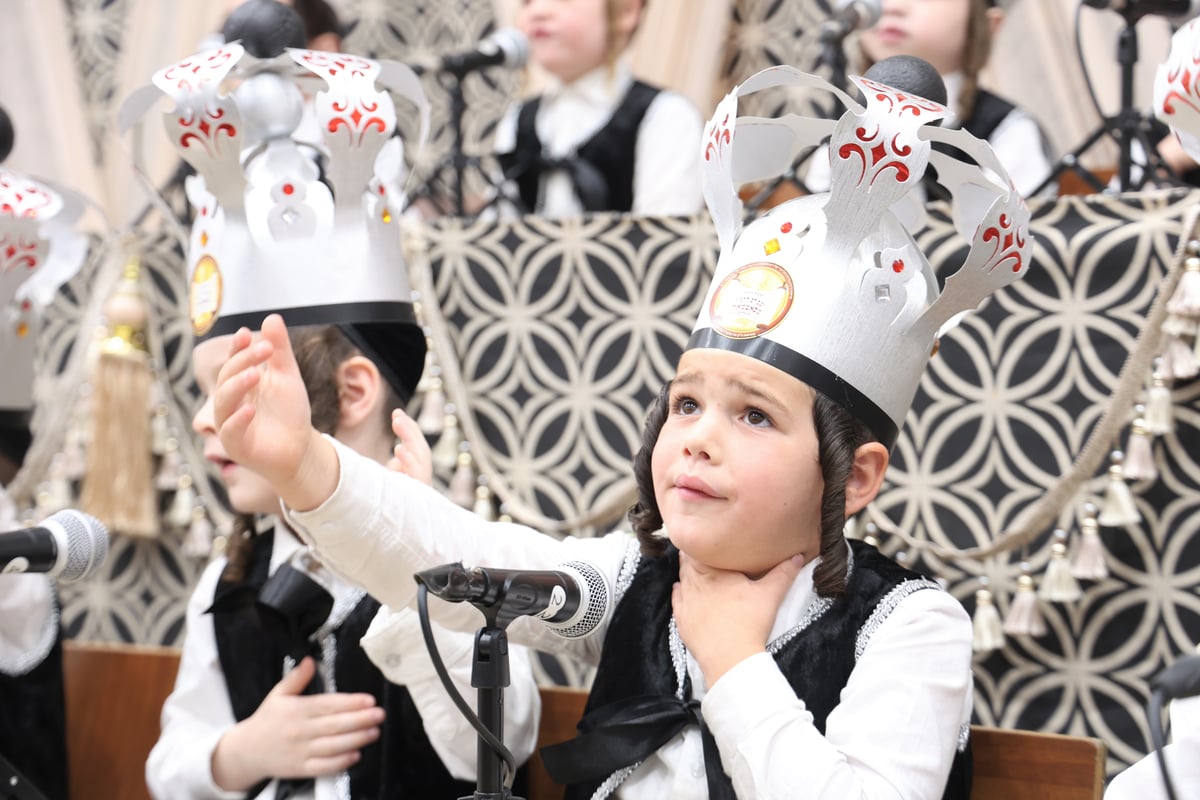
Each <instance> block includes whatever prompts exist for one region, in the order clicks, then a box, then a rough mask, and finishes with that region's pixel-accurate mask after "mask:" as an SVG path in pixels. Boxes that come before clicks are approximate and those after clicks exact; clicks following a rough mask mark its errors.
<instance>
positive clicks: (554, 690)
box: [528, 686, 1106, 800]
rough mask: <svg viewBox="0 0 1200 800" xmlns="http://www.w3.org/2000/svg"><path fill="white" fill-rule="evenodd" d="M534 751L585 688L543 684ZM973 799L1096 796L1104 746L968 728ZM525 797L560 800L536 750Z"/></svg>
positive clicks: (559, 732)
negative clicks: (969, 732) (539, 720)
mask: <svg viewBox="0 0 1200 800" xmlns="http://www.w3.org/2000/svg"><path fill="white" fill-rule="evenodd" d="M539 691H540V694H541V697H542V718H541V727H540V729H539V731H538V749H539V750H540V749H541V748H542V747H543V746H545V745H549V744H555V743H557V742H562V741H566V740H567V739H570V738H571V737H573V736H574V735H575V726H576V724H577V723H578V722H579V720H580V718H581V717H583V709H584V706H585V705H586V704H587V697H588V695H587V691H586V690H583V689H572V688H567V687H562V686H543V687H541V688H540V690H539ZM971 743H972V752H973V754H974V760H975V764H974V781H973V783H972V786H971V798H972V800H1022V799H1023V798H1029V800H1100V798H1101V795H1103V793H1104V762H1105V755H1106V751H1105V747H1104V743H1103V742H1101V741H1100V740H1099V739H1093V738H1088V737H1082V736H1062V735H1059V734H1055V733H1037V732H1034V731H1018V730H1006V729H1002V728H990V727H986V726H982V725H972V726H971ZM528 772H529V800H562V797H563V791H564V789H563V787H562V786H561V785H559V784H557V783H555V782H554V780H553V779H552V778H551V777H550V775H549V774H548V773H547V772H546V768H545V766H544V765H543V764H542V758H541V755H540V754H537V753H535V754H534V756H533V758H531V759H530V760H529V768H528Z"/></svg>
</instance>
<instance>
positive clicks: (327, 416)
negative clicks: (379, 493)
mask: <svg viewBox="0 0 1200 800" xmlns="http://www.w3.org/2000/svg"><path fill="white" fill-rule="evenodd" d="M288 338H289V339H290V340H291V343H292V351H293V352H294V353H295V354H296V364H297V366H298V367H299V368H300V377H301V378H302V379H303V380H304V387H305V389H307V390H308V403H309V406H310V407H311V409H312V425H313V427H314V428H316V429H317V430H319V431H320V432H321V433H327V434H329V435H330V436H332V435H333V434H334V433H335V432H336V431H337V426H338V420H339V419H340V418H341V397H340V392H339V389H338V380H337V373H338V368H339V367H340V366H341V365H342V363H343V362H345V361H346V359H348V358H352V357H354V356H358V355H362V352H361V351H360V350H359V349H358V348H357V347H355V346H354V345H353V344H352V343H351V342H350V340H349V339H348V338H346V335H345V334H344V333H342V331H341V330H340V329H339V328H338V327H337V326H336V325H306V326H297V327H295V328H291V329H289V330H288ZM381 385H382V386H383V387H384V398H383V400H384V401H383V404H382V410H381V412H380V417H379V423H380V426H381V429H382V430H383V431H384V432H385V433H386V434H388V435H390V434H391V430H392V409H393V408H397V407H399V406H402V405H403V403H402V402H401V401H400V397H399V395H397V394H396V390H395V389H394V388H392V385H391V384H390V383H388V382H387V381H386V380H385V381H382V383H381ZM253 533H254V517H253V515H249V514H242V515H238V517H237V518H235V520H234V525H233V530H232V531H231V532H230V535H229V538H228V540H227V542H226V546H225V558H226V566H225V570H224V572H222V574H221V578H222V580H231V581H239V580H242V579H243V578H244V576H245V572H246V567H247V566H248V561H249V557H250V539H251V537H252V536H253Z"/></svg>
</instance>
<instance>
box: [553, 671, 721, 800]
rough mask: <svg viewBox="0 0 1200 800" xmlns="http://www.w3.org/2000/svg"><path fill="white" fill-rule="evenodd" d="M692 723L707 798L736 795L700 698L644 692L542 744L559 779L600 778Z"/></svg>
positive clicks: (643, 756) (593, 714)
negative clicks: (566, 736) (569, 735)
mask: <svg viewBox="0 0 1200 800" xmlns="http://www.w3.org/2000/svg"><path fill="white" fill-rule="evenodd" d="M689 694H690V693H689ZM688 725H699V726H700V733H701V736H702V738H703V741H704V768H705V772H706V773H707V776H708V796H709V798H711V800H734V798H735V797H736V795H735V794H734V791H733V784H732V782H731V781H730V780H729V776H728V775H726V774H725V771H724V769H722V767H721V756H720V753H719V752H718V750H717V742H716V740H715V739H714V738H713V736H712V734H711V733H710V732H709V730H708V727H707V726H706V725H705V724H704V718H703V717H701V716H700V703H699V702H698V701H696V700H690V699H689V700H680V699H678V698H676V697H662V696H654V695H644V696H641V697H634V698H630V699H626V700H618V701H617V702H615V703H610V704H608V705H606V706H603V707H601V708H597V709H594V710H592V711H589V712H588V713H587V714H586V715H585V716H584V718H583V719H582V720H581V721H580V723H579V735H578V736H576V737H575V738H574V739H572V740H570V741H568V742H563V743H561V744H555V745H550V746H549V747H543V748H542V750H541V753H542V761H543V762H544V763H545V765H546V771H547V772H549V773H550V776H551V777H552V778H554V780H556V781H558V782H559V783H564V784H572V783H596V782H600V781H603V780H605V779H606V778H608V776H610V775H612V774H613V773H614V772H616V771H617V770H619V769H622V768H624V767H628V766H631V765H633V764H637V763H640V762H642V761H644V760H645V759H646V758H647V757H648V756H650V755H651V754H652V753H654V752H655V751H656V750H658V748H660V747H662V746H663V745H664V744H666V743H667V742H668V741H670V740H671V739H672V738H673V737H674V736H675V735H676V734H678V733H679V732H680V731H682V730H683V729H684V728H686V727H687V726H688Z"/></svg>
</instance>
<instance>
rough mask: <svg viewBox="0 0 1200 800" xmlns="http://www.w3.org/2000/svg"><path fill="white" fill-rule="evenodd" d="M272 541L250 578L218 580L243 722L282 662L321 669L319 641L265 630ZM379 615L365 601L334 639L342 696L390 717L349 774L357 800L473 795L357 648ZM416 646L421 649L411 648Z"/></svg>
mask: <svg viewBox="0 0 1200 800" xmlns="http://www.w3.org/2000/svg"><path fill="white" fill-rule="evenodd" d="M274 538H275V536H274V531H268V532H267V533H263V534H259V535H258V536H255V537H254V540H253V556H252V559H251V563H250V566H249V568H248V569H247V577H246V580H245V581H243V582H240V583H233V582H228V581H224V580H222V581H220V582H218V584H217V588H216V591H215V592H214V595H213V608H212V609H210V612H211V613H212V616H213V629H214V631H215V634H216V641H217V653H218V655H219V657H220V660H221V671H222V672H223V673H224V674H225V682H226V684H227V685H228V687H229V699H230V702H231V703H232V705H233V713H234V716H235V717H236V718H237V719H238V720H239V721H241V720H243V719H245V718H246V717H248V716H250V715H251V714H253V713H254V711H255V710H256V709H257V708H258V706H259V705H260V704H261V703H262V701H263V699H264V698H265V697H266V696H267V693H268V692H270V691H271V689H272V688H273V687H274V686H275V684H276V683H278V682H279V679H280V678H281V677H283V661H284V658H285V656H291V657H292V658H296V659H299V658H300V657H302V656H303V655H312V656H313V657H314V659H315V660H316V662H317V664H320V663H321V651H320V647H319V646H318V645H316V644H315V643H311V642H308V641H303V642H285V641H283V639H282V637H280V636H278V635H277V634H276V633H275V632H274V631H265V630H264V624H263V621H262V620H261V619H260V616H259V611H258V609H257V608H256V606H255V602H254V601H255V600H256V598H257V597H258V593H259V590H260V589H261V588H262V586H263V584H264V583H266V581H267V576H268V572H269V570H270V565H271V548H272V544H273V542H274ZM378 609H379V603H377V602H376V601H375V600H373V599H372V598H370V597H364V598H363V599H362V601H360V602H359V604H358V605H357V606H356V607H355V608H354V610H353V611H351V612H350V614H349V616H347V617H346V619H345V621H344V622H343V623H342V625H341V626H340V627H339V628H338V629H337V631H336V632H335V634H334V638H335V640H336V647H337V655H336V658H335V660H334V675H335V677H336V680H337V690H338V691H339V692H366V693H369V694H371V695H374V696H375V699H376V701H377V702H378V704H379V705H380V707H382V708H383V709H384V710H385V711H386V714H387V718H386V722H385V723H384V724H383V727H382V736H381V737H380V738H379V739H378V740H377V741H375V742H374V743H372V744H370V745H368V746H367V747H364V748H363V750H362V758H361V759H360V760H359V761H358V763H356V764H354V765H353V766H352V767H351V768H350V770H349V773H350V787H351V796H352V797H353V798H355V800H360V799H361V800H385V799H386V800H401V799H402V798H404V799H409V798H411V799H412V800H418V799H419V800H424V798H437V797H445V798H457V797H463V796H468V795H470V794H471V793H472V792H474V786H473V785H472V784H470V783H465V782H462V781H456V780H455V779H454V778H452V777H451V776H450V773H449V772H447V771H446V767H445V766H444V765H443V764H442V761H441V759H440V758H439V757H438V755H437V753H436V751H434V749H433V745H431V744H430V743H429V739H428V737H427V736H426V735H425V729H424V727H423V726H422V723H421V715H420V714H419V713H418V712H417V708H416V706H415V705H414V704H413V701H412V698H411V697H410V696H409V694H408V690H407V689H405V688H404V687H403V686H397V685H396V684H393V683H389V682H388V681H387V680H386V679H385V678H384V676H383V674H382V673H381V672H380V671H379V670H378V669H377V668H376V667H375V665H374V664H372V663H371V660H370V659H369V658H367V654H366V653H365V652H364V651H363V649H362V647H360V646H359V644H358V642H359V640H360V639H361V638H362V637H363V634H365V633H366V631H367V626H368V625H370V623H371V620H372V619H373V618H374V617H375V612H376V611H377V610H378ZM419 646H423V645H422V644H421V643H419V642H418V643H414V647H419ZM318 675H319V671H318ZM314 683H317V681H316V680H314ZM312 688H313V687H310V691H311V690H312ZM260 791H262V786H258V787H255V789H254V790H252V791H251V792H250V795H249V796H251V797H253V796H254V795H255V794H256V793H257V792H260Z"/></svg>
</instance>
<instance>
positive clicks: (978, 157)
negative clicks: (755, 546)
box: [688, 67, 1031, 447]
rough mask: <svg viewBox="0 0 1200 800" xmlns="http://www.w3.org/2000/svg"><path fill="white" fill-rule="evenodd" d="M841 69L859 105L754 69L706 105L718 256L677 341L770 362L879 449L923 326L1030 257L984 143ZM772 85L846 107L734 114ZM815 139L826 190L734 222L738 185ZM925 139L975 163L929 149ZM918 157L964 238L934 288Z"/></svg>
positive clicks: (968, 305)
mask: <svg viewBox="0 0 1200 800" xmlns="http://www.w3.org/2000/svg"><path fill="white" fill-rule="evenodd" d="M851 79H852V80H853V81H854V83H855V84H856V85H857V86H858V87H859V89H860V90H861V91H862V93H863V95H864V96H865V98H866V106H865V107H863V106H862V105H860V104H859V103H857V102H855V101H854V100H853V99H852V98H850V97H849V96H848V95H847V94H845V93H844V92H842V91H840V90H838V89H837V88H835V87H834V86H832V85H831V84H829V83H828V82H827V81H825V80H824V79H822V78H819V77H817V76H815V75H810V74H807V73H804V72H800V71H799V70H796V69H794V68H792V67H772V68H770V69H766V70H763V71H762V72H759V73H757V74H756V75H754V76H752V77H751V78H749V79H748V80H747V81H746V82H744V83H743V84H741V85H740V86H738V87H737V88H735V89H734V90H733V91H732V92H730V94H728V95H727V96H726V97H725V98H724V99H723V100H722V101H721V103H720V104H719V105H718V106H717V110H716V112H715V113H714V115H713V117H712V119H711V120H709V122H708V125H707V126H706V128H705V136H704V142H703V143H702V151H701V152H702V159H703V169H704V181H705V185H704V193H705V200H706V201H707V203H708V208H709V211H710V213H711V214H712V217H713V220H714V222H715V224H716V227H717V234H718V238H719V241H720V245H721V255H720V258H719V260H718V263H717V268H716V272H715V275H714V277H713V281H712V285H711V286H710V288H709V291H708V295H707V297H706V299H705V302H704V307H703V308H702V309H701V311H700V315H699V318H698V319H697V321H696V326H695V328H694V330H693V333H692V338H691V340H690V341H689V343H688V347H689V348H697V347H710V348H719V349H725V350H733V351H737V352H742V353H745V354H747V355H750V356H753V357H755V358H759V359H761V360H763V361H765V362H767V363H770V364H772V365H774V366H777V367H779V368H780V369H783V370H784V371H786V372H788V373H790V374H792V375H794V376H795V377H796V378H798V379H800V380H802V381H804V382H805V383H807V384H809V385H810V386H812V387H813V388H815V389H817V390H819V391H821V392H823V393H824V394H826V395H828V396H830V397H831V398H832V399H833V400H835V401H836V402H838V403H840V404H841V405H843V406H844V407H845V408H847V409H848V410H849V411H850V412H851V413H852V414H854V415H855V416H856V417H858V418H859V419H860V420H862V421H863V422H865V423H866V424H867V425H868V426H869V427H870V428H871V430H872V431H873V432H874V433H875V434H876V436H878V437H879V439H880V441H882V442H883V443H884V444H886V445H888V446H889V447H890V446H891V445H892V444H894V442H895V439H896V436H897V435H898V432H899V429H900V427H901V426H902V425H903V423H904V417H905V415H906V414H907V413H908V408H909V406H910V405H911V404H912V399H913V396H914V395H915V394H916V388H917V383H918V381H919V380H920V377H921V373H922V371H923V370H924V368H925V365H926V363H927V362H928V360H929V358H930V356H931V355H932V353H933V352H934V350H935V345H936V341H937V337H938V336H939V335H940V334H941V332H942V331H943V330H944V329H945V328H946V327H948V326H949V325H951V324H953V322H955V321H957V315H959V314H960V312H964V311H967V310H969V309H973V308H975V307H977V306H978V305H979V304H980V303H981V302H982V301H983V300H984V298H986V297H987V296H988V295H989V294H991V293H992V292H993V291H995V290H996V289H998V288H999V287H1001V286H1004V285H1006V284H1008V283H1011V282H1012V281H1014V280H1016V279H1017V278H1019V277H1021V276H1022V275H1023V274H1024V272H1025V271H1026V269H1027V268H1028V266H1029V256H1030V253H1029V250H1030V247H1031V241H1030V238H1029V234H1028V231H1029V212H1028V209H1027V208H1026V207H1025V203H1024V201H1023V200H1022V199H1021V197H1020V195H1019V194H1018V193H1017V191H1016V190H1015V189H1014V188H1013V186H1012V182H1011V181H1010V180H1009V179H1008V176H1007V173H1006V172H1005V171H1004V168H1003V167H1002V166H1001V165H1000V163H999V161H998V160H997V159H996V157H995V155H994V154H993V152H992V150H991V148H990V147H989V146H988V145H987V144H986V143H985V142H983V141H981V140H979V139H977V138H975V137H974V136H972V135H970V134H969V133H966V132H965V131H961V130H949V129H944V128H938V127H932V126H927V123H929V122H933V121H936V120H939V119H941V118H943V117H945V116H946V115H947V114H948V113H949V111H948V110H947V109H946V108H945V107H944V106H941V105H939V104H937V103H933V102H931V101H928V100H925V99H924V98H920V97H916V96H914V95H910V94H907V93H905V92H903V91H899V90H897V89H894V88H892V87H889V86H885V85H883V84H880V83H876V82H874V81H871V80H868V79H866V78H861V77H857V76H852V78H851ZM779 86H797V87H803V88H807V89H824V90H826V91H831V92H833V93H835V94H836V95H838V97H839V98H840V99H841V100H842V102H843V103H844V104H845V105H846V108H847V111H846V112H845V113H844V114H843V115H842V117H841V118H840V119H838V120H836V121H835V120H826V119H816V118H808V117H801V116H797V115H786V116H784V117H781V118H778V119H764V118H753V117H743V118H741V119H738V117H737V104H738V98H739V97H740V96H744V95H747V94H750V93H752V92H757V91H760V90H763V89H767V88H771V87H779ZM826 137H832V138H831V140H830V143H829V157H830V168H831V178H832V183H831V189H830V191H829V193H827V194H819V195H811V196H807V197H801V198H797V199H795V200H791V201H788V202H786V203H783V204H781V205H779V206H777V207H775V208H774V209H772V210H771V211H770V212H769V213H768V214H766V215H764V216H763V217H761V218H759V219H757V220H755V221H754V222H752V223H750V224H749V225H748V226H746V227H745V229H743V227H742V204H741V200H740V199H739V197H738V194H737V187H738V186H740V185H741V184H743V183H746V182H750V181H759V180H764V179H767V178H770V177H774V176H776V175H781V174H784V172H786V171H787V170H788V169H789V168H790V167H791V165H792V164H793V162H794V159H795V157H796V155H797V154H798V153H799V152H801V151H802V150H803V149H805V148H808V147H814V146H816V145H817V144H819V143H820V142H821V141H822V140H823V139H824V138H826ZM932 141H942V142H946V143H947V144H950V145H952V146H954V147H956V148H959V149H960V150H962V151H964V152H965V153H966V154H968V155H969V156H970V157H971V158H973V159H974V160H975V162H976V163H975V164H970V163H967V162H965V161H961V160H959V159H956V158H954V157H952V156H949V155H946V154H943V153H941V152H938V151H934V150H932V148H931V142H932ZM931 162H932V163H933V165H934V166H935V167H936V168H937V171H938V176H939V181H940V182H941V183H942V184H943V185H945V186H946V188H947V189H948V190H949V191H950V192H951V194H952V196H953V198H954V204H953V217H954V223H955V227H956V228H957V230H958V231H959V233H961V234H962V235H963V236H964V237H965V238H966V239H967V241H968V242H969V243H970V250H969V252H968V255H967V258H966V260H965V261H964V263H963V264H962V266H961V267H960V268H959V269H958V270H957V271H956V272H955V273H954V274H953V275H950V276H949V277H948V278H947V280H946V282H945V288H944V289H943V290H942V291H941V292H940V293H939V292H938V285H937V281H936V279H935V277H934V274H933V271H932V269H931V268H930V266H929V263H928V261H927V260H926V258H925V256H924V254H923V253H922V252H921V251H920V249H919V248H918V247H917V245H916V243H915V241H914V240H913V238H912V235H911V234H910V232H909V231H910V230H912V229H915V226H917V225H919V224H920V221H921V219H922V215H923V207H922V206H921V205H920V204H919V203H918V202H917V201H915V200H913V198H912V196H911V195H910V190H911V189H912V188H913V187H914V186H916V185H917V184H918V183H919V182H920V181H921V179H922V177H923V175H924V173H925V168H926V166H927V165H929V164H930V163H931Z"/></svg>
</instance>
